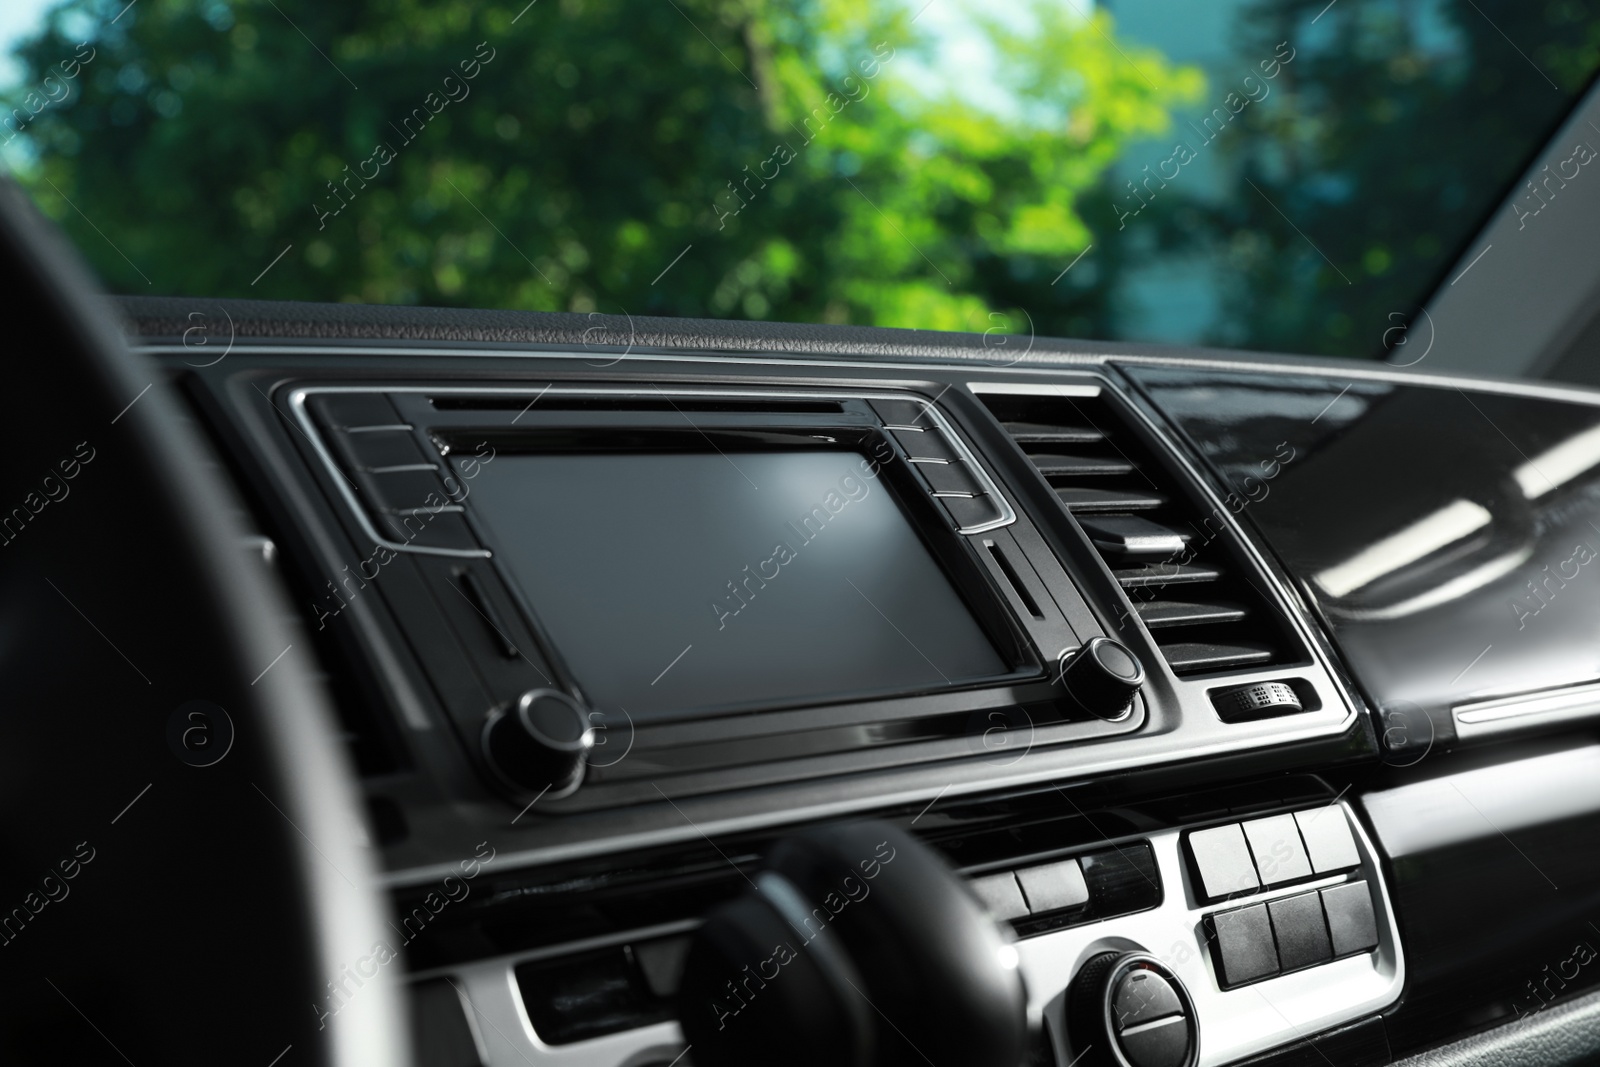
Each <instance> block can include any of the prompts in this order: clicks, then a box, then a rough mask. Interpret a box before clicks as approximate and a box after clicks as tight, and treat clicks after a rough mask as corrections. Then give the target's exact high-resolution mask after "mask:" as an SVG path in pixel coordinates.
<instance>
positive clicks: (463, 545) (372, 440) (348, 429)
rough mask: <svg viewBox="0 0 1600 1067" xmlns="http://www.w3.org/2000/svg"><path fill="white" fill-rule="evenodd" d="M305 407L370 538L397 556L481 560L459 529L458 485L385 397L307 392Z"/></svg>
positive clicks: (462, 525) (462, 524)
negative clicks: (426, 554)
mask: <svg viewBox="0 0 1600 1067" xmlns="http://www.w3.org/2000/svg"><path fill="white" fill-rule="evenodd" d="M306 408H307V409H308V411H309V412H310V413H311V415H312V416H313V417H314V419H315V422H316V425H317V428H318V429H319V430H320V432H321V436H322V439H323V441H324V442H325V443H326V444H327V448H328V451H329V452H330V453H331V457H332V460H333V465H334V473H335V475H336V476H337V477H338V478H340V479H341V480H342V481H343V487H344V488H345V489H353V490H354V493H353V494H348V495H349V496H350V502H351V504H352V505H355V506H356V507H357V508H358V510H359V512H360V515H361V517H362V518H364V519H365V520H366V522H367V526H368V532H369V533H370V534H371V535H373V536H375V537H377V538H378V539H380V540H381V541H383V542H385V543H386V544H387V545H388V546H389V547H391V548H395V549H399V550H402V551H414V552H437V553H442V554H444V555H453V556H487V555H488V552H487V551H485V550H484V548H483V546H482V545H480V544H479V543H478V538H477V536H476V535H475V534H474V533H473V532H472V528H471V527H470V526H469V525H468V524H467V520H466V517H465V514H464V512H465V510H466V509H465V508H463V507H462V505H461V501H460V499H459V498H460V497H461V496H464V495H465V494H464V491H463V489H462V487H461V484H460V482H459V480H458V479H457V478H456V477H455V476H454V475H453V474H450V473H449V472H448V471H447V470H446V469H445V468H444V465H443V460H442V457H440V456H439V455H437V454H436V453H434V452H432V451H431V450H429V449H426V448H424V447H423V446H422V445H421V444H420V443H419V441H418V439H417V436H416V434H415V432H414V431H413V428H412V427H411V425H410V424H408V423H407V422H406V421H405V420H404V419H403V418H402V417H401V416H400V414H399V412H398V410H397V409H396V408H395V406H394V405H393V403H391V401H390V399H389V396H388V395H387V394H385V393H382V392H359V393H314V394H312V395H310V396H308V397H307V399H306ZM452 487H454V488H453V490H452Z"/></svg>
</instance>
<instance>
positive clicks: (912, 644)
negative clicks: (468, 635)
mask: <svg viewBox="0 0 1600 1067" xmlns="http://www.w3.org/2000/svg"><path fill="white" fill-rule="evenodd" d="M874 473H875V472H874V468H873V467H872V466H871V464H870V462H869V461H867V460H866V459H865V458H864V457H863V456H862V455H860V454H858V453H856V452H849V451H824V450H806V451H798V450H797V451H764V452H755V451H749V452H727V453H723V452H716V451H712V452H704V453H698V452H697V453H689V452H676V453H627V454H623V453H568V452H551V453H539V454H515V453H502V454H500V455H499V456H497V457H496V458H495V460H494V462H493V463H490V464H486V465H484V466H483V467H482V468H480V469H479V471H478V473H477V476H476V477H475V478H474V479H473V481H472V496H471V500H470V502H469V507H471V508H472V510H473V512H474V513H475V514H476V515H477V516H478V518H479V519H480V520H481V521H482V522H483V523H484V524H485V525H487V526H488V527H489V530H490V532H491V536H492V540H491V542H490V543H491V545H492V546H493V550H494V552H495V555H496V557H497V558H498V559H499V561H500V563H501V565H502V566H503V567H504V568H505V570H506V571H507V573H508V576H509V577H510V578H512V579H513V580H514V581H515V582H516V583H518V584H519V585H520V587H521V589H522V592H523V594H524V595H525V596H526V598H527V600H528V602H529V604H530V606H531V607H532V610H533V611H534V613H535V614H536V615H537V616H538V618H539V621H540V622H541V624H542V625H543V626H544V627H545V629H546V631H547V633H548V634H549V636H550V638H551V639H552V640H553V642H554V643H555V645H556V649H557V651H558V652H559V653H560V654H561V656H562V657H563V658H564V659H565V660H566V662H567V664H568V666H569V667H570V668H571V670H572V672H573V673H574V675H575V676H576V678H577V681H578V683H579V684H580V685H581V686H582V687H583V690H584V692H585V695H586V696H587V698H588V699H589V701H590V702H591V703H592V704H593V705H594V706H595V707H596V708H598V709H600V710H602V711H608V712H613V711H618V710H621V711H626V712H627V714H628V715H629V716H631V717H632V718H633V719H634V720H635V721H646V720H660V719H662V718H664V717H671V716H672V715H673V714H674V713H679V712H696V711H703V710H707V709H715V708H737V707H756V706H766V705H773V704H785V703H789V704H793V703H803V702H807V701H817V700H822V699H826V698H830V697H839V696H846V695H848V696H868V695H883V694H886V693H890V692H895V691H902V692H903V691H908V690H923V689H933V688H939V687H943V686H949V685H955V684H959V683H965V682H971V681H974V680H977V679H982V678H989V677H994V676H997V675H1003V674H1005V673H1006V672H1007V671H1008V669H1009V668H1008V666H1007V664H1006V663H1005V662H1004V661H1003V660H1002V659H1001V657H1000V655H999V654H998V653H997V652H996V650H995V647H994V645H993V644H992V643H991V642H990V640H989V638H988V637H987V636H986V635H985V634H984V632H983V630H982V629H981V628H980V627H979V625H978V623H977V621H976V620H975V619H974V618H973V616H972V614H971V612H969V611H968V609H967V607H966V605H965V604H964V603H963V602H962V599H961V597H960V596H959V594H958V593H957V592H956V590H955V587H954V586H953V585H952V584H951V582H950V579H949V578H947V577H946V575H945V573H944V572H943V570H942V569H941V568H940V566H939V565H938V563H937V562H936V561H935V560H934V558H933V556H932V555H931V554H930V553H929V551H928V549H927V548H926V547H925V546H924V544H923V543H922V541H921V539H920V538H919V537H918V535H917V533H916V531H915V529H914V528H913V527H912V525H911V522H910V520H909V519H908V518H907V516H906V514H905V513H904V512H903V511H902V509H901V506H900V504H899V503H898V502H897V501H896V500H895V498H894V497H893V496H891V494H890V491H889V487H888V486H887V485H886V484H884V480H883V479H881V478H878V477H874V476H873V474H874Z"/></svg>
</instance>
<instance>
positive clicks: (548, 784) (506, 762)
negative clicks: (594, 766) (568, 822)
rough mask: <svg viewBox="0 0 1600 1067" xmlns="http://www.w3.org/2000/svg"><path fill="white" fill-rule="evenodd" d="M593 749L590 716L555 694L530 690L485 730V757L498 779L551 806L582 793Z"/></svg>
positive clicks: (491, 720) (565, 697) (564, 695)
mask: <svg viewBox="0 0 1600 1067" xmlns="http://www.w3.org/2000/svg"><path fill="white" fill-rule="evenodd" d="M592 748H594V727H593V726H591V725H590V724H589V716H588V714H587V713H586V712H585V711H584V709H583V708H582V707H581V706H579V704H578V703H577V701H575V700H573V699H572V698H571V697H569V696H567V694H565V693H562V692H558V691H557V690H554V689H530V690H528V691H527V692H526V693H523V694H522V696H521V697H519V698H518V699H517V703H516V706H515V707H512V708H509V709H507V710H506V711H504V712H500V713H499V714H496V715H493V716H491V717H490V719H489V721H488V723H486V724H485V725H484V728H483V751H484V755H485V756H486V757H487V758H488V761H489V766H491V767H493V768H494V771H495V773H496V774H498V775H499V776H500V777H501V778H502V779H503V780H504V781H505V783H506V784H507V785H509V786H511V787H512V788H513V789H515V790H517V791H518V792H529V793H539V794H541V795H543V796H548V797H549V798H551V799H552V800H554V799H555V798H557V797H564V796H567V795H568V794H570V793H571V792H573V790H575V789H577V788H578V785H579V783H581V782H582V781H583V769H584V765H585V764H584V761H585V759H586V758H587V757H588V755H589V751H590V750H591V749H592Z"/></svg>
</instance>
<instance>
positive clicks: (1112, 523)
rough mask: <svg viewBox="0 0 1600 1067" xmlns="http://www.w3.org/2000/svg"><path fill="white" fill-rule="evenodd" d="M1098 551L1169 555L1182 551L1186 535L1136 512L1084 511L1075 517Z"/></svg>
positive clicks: (1124, 555) (1117, 555) (1132, 555)
mask: <svg viewBox="0 0 1600 1067" xmlns="http://www.w3.org/2000/svg"><path fill="white" fill-rule="evenodd" d="M1079 522H1080V524H1081V525H1082V526H1083V529H1084V532H1085V533H1087V534H1088V535H1089V539H1090V540H1091V541H1093V542H1094V546H1095V547H1096V548H1098V549H1099V550H1100V552H1101V554H1102V555H1107V556H1111V557H1113V558H1115V559H1118V560H1124V559H1170V558H1171V557H1173V556H1176V555H1179V554H1180V553H1182V552H1183V549H1184V546H1185V545H1187V544H1188V543H1189V535H1188V534H1187V533H1185V532H1184V531H1182V530H1174V529H1172V528H1171V527H1170V526H1162V525H1161V524H1160V523H1158V522H1151V521H1150V520H1149V519H1146V518H1141V517H1140V516H1138V515H1086V516H1084V517H1083V518H1082V519H1080V520H1079Z"/></svg>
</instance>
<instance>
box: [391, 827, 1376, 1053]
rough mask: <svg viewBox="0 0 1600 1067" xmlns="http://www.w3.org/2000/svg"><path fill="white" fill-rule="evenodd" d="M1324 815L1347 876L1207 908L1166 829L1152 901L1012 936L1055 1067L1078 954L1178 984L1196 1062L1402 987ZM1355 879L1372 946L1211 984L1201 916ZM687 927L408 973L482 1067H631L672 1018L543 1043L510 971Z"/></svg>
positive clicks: (1327, 1025)
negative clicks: (1155, 965)
mask: <svg viewBox="0 0 1600 1067" xmlns="http://www.w3.org/2000/svg"><path fill="white" fill-rule="evenodd" d="M1335 812H1339V813H1342V814H1343V815H1344V817H1345V818H1347V819H1349V820H1350V828H1351V832H1352V833H1353V835H1354V837H1355V841H1356V850H1357V852H1358V853H1359V854H1360V858H1361V865H1360V866H1359V867H1358V868H1356V869H1355V870H1354V871H1349V872H1344V873H1340V874H1333V875H1327V876H1324V877H1320V878H1316V879H1314V880H1312V881H1308V882H1304V883H1302V884H1299V885H1294V886H1285V887H1281V888H1277V889H1271V890H1267V891H1265V892H1261V893H1256V894H1252V895H1251V896H1250V897H1248V898H1244V899H1241V900H1237V901H1232V902H1229V903H1226V904H1223V903H1218V904H1211V905H1207V904H1203V903H1202V902H1201V898H1200V897H1199V895H1198V892H1197V889H1196V887H1195V886H1194V885H1192V884H1191V880H1190V878H1189V874H1188V871H1187V869H1186V865H1185V864H1184V862H1183V858H1182V855H1181V848H1182V845H1181V841H1182V835H1183V833H1184V828H1179V829H1174V830H1168V831H1164V832H1162V833H1158V834H1155V835H1153V836H1152V837H1151V838H1150V839H1149V840H1150V844H1151V847H1152V848H1153V849H1154V852H1155V858H1156V866H1157V869H1158V871H1159V872H1160V876H1161V879H1162V886H1163V888H1164V890H1165V892H1164V894H1163V899H1162V903H1161V905H1160V906H1159V907H1157V908H1155V909H1153V910H1151V911H1143V912H1137V913H1135V914H1132V915H1123V916H1119V917H1117V918H1114V919H1104V920H1100V921H1098V922H1091V923H1086V924H1085V925H1082V926H1075V927H1069V928H1067V929H1064V930H1057V931H1054V932H1052V933H1048V934H1042V935H1040V936H1037V937H1030V938H1026V939H1023V940H1020V941H1017V942H1015V947H1016V949H1017V953H1018V956H1019V958H1020V961H1021V963H1020V966H1021V970H1022V973H1023V977H1024V979H1025V981H1026V984H1027V989H1028V1011H1029V1016H1030V1017H1031V1018H1035V1019H1037V1018H1039V1017H1040V1016H1041V1015H1043V1016H1044V1017H1046V1018H1048V1019H1049V1022H1050V1027H1049V1030H1050V1033H1051V1039H1052V1041H1054V1042H1055V1045H1056V1056H1057V1060H1058V1062H1060V1063H1069V1062H1072V1061H1073V1057H1074V1056H1075V1055H1077V1054H1079V1053H1080V1052H1081V1051H1082V1050H1081V1049H1074V1048H1072V1046H1071V1045H1070V1044H1069V1043H1068V1041H1067V1039H1066V1035H1065V1034H1064V1027H1063V1025H1062V1021H1063V1012H1064V1008H1065V999H1066V997H1065V994H1066V989H1067V986H1068V984H1069V983H1070V982H1071V981H1072V978H1073V977H1074V976H1075V975H1076V974H1077V973H1078V970H1079V968H1080V967H1082V966H1083V964H1084V963H1085V962H1086V961H1087V960H1088V959H1090V958H1091V957H1093V956H1096V955H1099V954H1100V953H1102V952H1106V951H1115V952H1143V953H1147V954H1149V955H1151V956H1154V957H1155V958H1156V959H1158V960H1160V961H1161V962H1162V963H1163V964H1165V965H1166V966H1167V967H1169V968H1170V969H1171V970H1172V971H1173V973H1174V974H1176V975H1177V976H1178V977H1179V978H1180V979H1181V980H1182V981H1183V983H1184V986H1185V987H1186V988H1187V991H1188V993H1189V997H1190V1000H1191V1001H1192V1002H1193V1004H1194V1007H1195V1014H1196V1017H1197V1019H1198V1020H1199V1023H1200V1030H1201V1033H1202V1034H1203V1035H1204V1041H1203V1042H1202V1043H1201V1047H1200V1059H1199V1064H1198V1067H1217V1065H1220V1064H1224V1063H1231V1062H1233V1061H1235V1060H1238V1059H1242V1058H1244V1057H1246V1056H1251V1055H1254V1054H1256V1053H1259V1052H1264V1051H1267V1050H1268V1049H1272V1048H1277V1047H1279V1046H1282V1045H1286V1044H1289V1043H1290V1042H1293V1041H1296V1040H1298V1039H1300V1038H1303V1037H1306V1036H1307V1035H1310V1034H1314V1033H1319V1032H1321V1031H1323V1030H1327V1029H1331V1028H1333V1027H1336V1026H1340V1025H1343V1024H1344V1023H1348V1022H1353V1021H1354V1020H1356V1019H1359V1018H1362V1017H1364V1016H1366V1015H1370V1014H1373V1013H1374V1012H1378V1011H1382V1010H1383V1009H1385V1008H1387V1007H1388V1006H1389V1005H1391V1004H1393V1003H1394V1002H1395V1001H1396V1000H1397V999H1399V996H1400V991H1401V989H1402V988H1403V987H1404V985H1405V960H1404V956H1403V954H1402V952H1401V947H1400V933H1399V929H1398V927H1397V926H1396V924H1395V917H1394V908H1393V906H1392V905H1391V904H1390V902H1389V893H1388V888H1387V886H1386V885H1385V884H1384V881H1383V873H1382V871H1381V869H1380V867H1379V862H1378V854H1377V850H1376V849H1375V848H1374V847H1373V844H1372V842H1371V840H1370V839H1368V837H1367V835H1366V832H1365V830H1364V829H1363V828H1362V827H1361V824H1360V823H1359V822H1358V821H1357V820H1356V819H1355V818H1354V815H1353V814H1352V813H1351V811H1350V808H1349V805H1348V803H1346V802H1342V801H1340V802H1335V803H1330V804H1329V805H1328V806H1327V808H1326V813H1327V815H1328V816H1329V817H1332V816H1333V814H1334V813H1335ZM1356 879H1364V880H1365V881H1366V882H1367V884H1368V885H1369V886H1371V887H1372V890H1373V895H1372V899H1373V906H1374V912H1375V915H1376V918H1377V920H1378V939H1379V943H1378V948H1377V949H1376V950H1374V951H1372V952H1367V953H1363V954H1361V955H1358V956H1349V957H1346V958H1344V959H1341V960H1335V961H1333V962H1331V963H1324V964H1319V965H1318V966H1315V967H1312V968H1309V969H1307V970H1303V971H1296V972H1294V973H1292V974H1286V975H1279V976H1278V977H1276V978H1269V979H1267V980H1266V981H1263V982H1258V983H1255V984H1254V985H1248V986H1243V987H1240V988H1238V989H1233V990H1228V991H1226V992H1224V991H1222V989H1221V988H1220V987H1219V985H1218V983H1217V978H1216V970H1215V965H1214V964H1213V962H1212V957H1211V952H1210V950H1209V949H1208V948H1207V947H1206V945H1205V941H1204V933H1203V926H1202V919H1203V918H1204V916H1205V915H1208V914H1211V913H1213V912H1217V911H1225V910H1227V909H1228V908H1230V907H1238V906H1244V905H1246V904H1260V903H1265V902H1267V901H1270V900H1276V899H1278V898H1279V897H1286V896H1294V895H1296V894H1299V893H1305V892H1309V891H1312V890H1316V889H1325V888H1327V887H1328V886H1333V885H1339V884H1341V883H1344V882H1346V881H1353V880H1356ZM697 925H698V923H695V922H694V921H692V920H691V921H687V922H683V923H677V924H672V925H671V926H664V927H654V928H649V929H645V930H637V931H632V932H628V933H619V934H613V935H607V936H606V937H604V938H592V939H589V940H586V941H579V942H573V943H571V944H566V945H559V946H553V947H550V948H544V949H539V950H536V951H534V952H528V953H522V954H519V955H512V956H502V957H496V958H493V959H487V960H479V961H475V962H473V963H469V964H463V965H459V966H456V967H451V968H441V969H439V970H436V971H429V972H423V973H421V974H418V975H416V976H414V977H415V978H416V979H417V980H421V979H423V978H430V977H440V976H445V977H450V978H452V979H453V980H454V981H455V982H456V983H457V986H458V988H460V989H461V990H463V992H464V993H465V994H466V996H467V997H468V1000H469V1002H470V1004H471V1006H472V1009H473V1012H474V1014H475V1015H476V1016H477V1018H478V1020H479V1021H480V1022H483V1023H486V1024H487V1025H486V1026H484V1028H483V1034H484V1038H485V1043H486V1044H487V1045H488V1046H489V1051H490V1055H489V1059H488V1067H636V1065H638V1064H641V1063H648V1062H654V1059H656V1058H659V1060H661V1061H662V1062H671V1060H672V1058H673V1057H674V1056H677V1055H678V1054H679V1053H680V1052H682V1051H683V1033H682V1031H681V1030H680V1029H679V1027H678V1024H677V1023H676V1022H668V1023H659V1024H657V1025H654V1026H648V1027H643V1028H641V1029H638V1030H629V1031H625V1032H623V1033H618V1034H611V1035H608V1036H606V1037H600V1038H593V1039H590V1040H587V1041H575V1042H573V1043H571V1044H567V1045H556V1046H552V1045H546V1044H544V1043H543V1042H541V1041H540V1040H539V1038H538V1035H537V1034H535V1033H534V1030H533V1025H532V1023H531V1022H529V1020H528V1016H527V1011H526V1009H525V1008H524V1006H523V1003H522V996H521V993H520V991H519V990H518V989H517V983H516V978H515V975H514V973H513V969H514V968H515V967H516V965H517V964H519V963H523V962H526V961H528V960H534V959H544V958H548V957H551V956H559V955H566V954H569V953H575V952H581V951H584V950H586V949H590V948H599V947H604V946H608V945H615V944H622V943H627V942H630V941H640V940H647V939H650V938H654V937H661V936H671V935H672V934H676V933H685V932H688V931H690V930H693V929H694V928H695V927H696V926H697ZM691 1055H692V1053H691Z"/></svg>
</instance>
